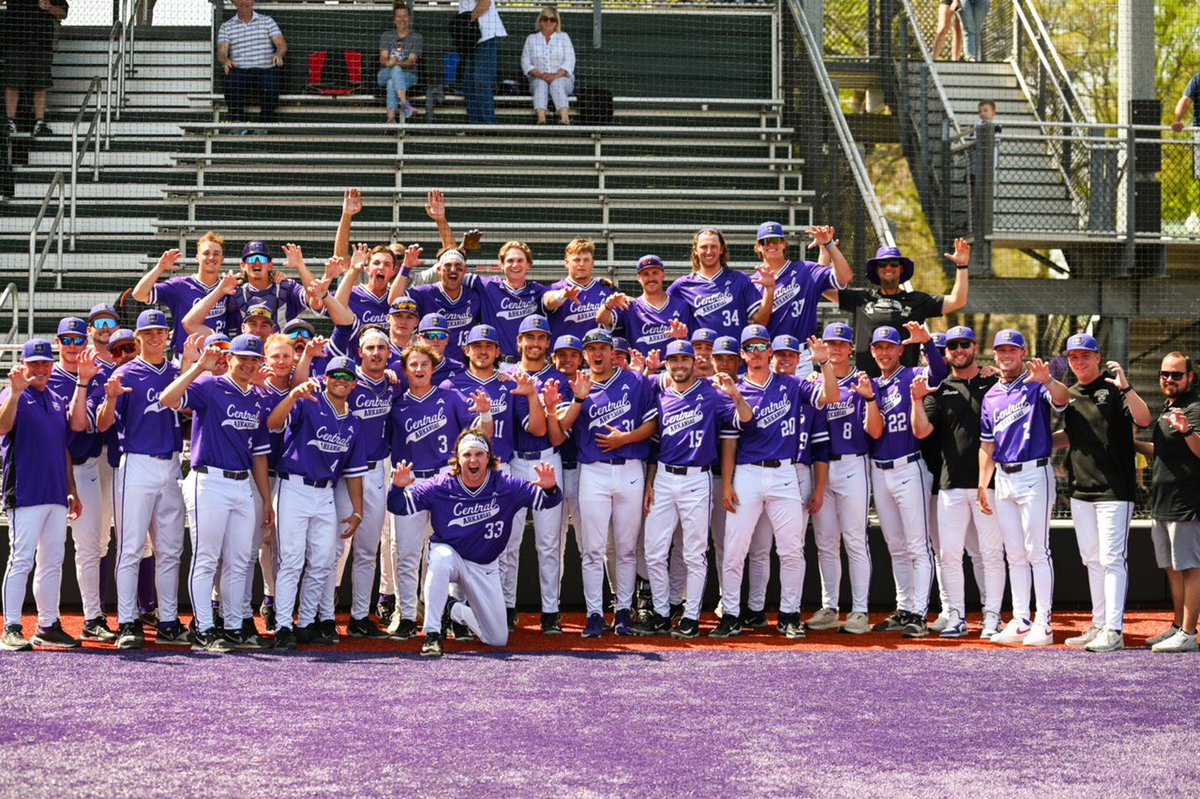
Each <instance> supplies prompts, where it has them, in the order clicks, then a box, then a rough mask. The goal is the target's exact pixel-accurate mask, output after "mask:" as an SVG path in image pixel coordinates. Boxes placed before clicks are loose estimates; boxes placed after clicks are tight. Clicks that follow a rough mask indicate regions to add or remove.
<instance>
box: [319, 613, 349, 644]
mask: <svg viewBox="0 0 1200 799" xmlns="http://www.w3.org/2000/svg"><path fill="white" fill-rule="evenodd" d="M317 630H318V631H319V632H320V638H321V640H319V641H313V643H314V644H320V645H321V646H334V645H335V644H340V643H341V642H342V639H341V638H339V637H338V631H337V622H336V621H334V620H333V619H321V620H320V621H318V622H317Z"/></svg>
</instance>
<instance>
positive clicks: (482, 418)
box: [479, 411, 492, 422]
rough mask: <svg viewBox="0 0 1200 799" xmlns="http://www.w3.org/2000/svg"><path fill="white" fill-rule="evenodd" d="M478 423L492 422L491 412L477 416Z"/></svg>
mask: <svg viewBox="0 0 1200 799" xmlns="http://www.w3.org/2000/svg"><path fill="white" fill-rule="evenodd" d="M479 421H481V422H490V421H492V412H491V411H484V412H483V413H481V414H479Z"/></svg>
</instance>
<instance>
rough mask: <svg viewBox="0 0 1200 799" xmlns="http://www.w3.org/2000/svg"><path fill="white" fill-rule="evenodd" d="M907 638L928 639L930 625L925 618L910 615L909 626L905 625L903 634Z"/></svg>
mask: <svg viewBox="0 0 1200 799" xmlns="http://www.w3.org/2000/svg"><path fill="white" fill-rule="evenodd" d="M901 635H902V636H904V637H905V638H928V637H929V625H928V624H927V623H926V621H925V617H924V616H918V615H917V614H915V613H914V614H910V615H909V617H908V624H905V625H904V631H903V632H902V633H901Z"/></svg>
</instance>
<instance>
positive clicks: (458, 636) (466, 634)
mask: <svg viewBox="0 0 1200 799" xmlns="http://www.w3.org/2000/svg"><path fill="white" fill-rule="evenodd" d="M450 630H451V631H452V632H453V633H454V640H455V641H474V640H475V634H474V633H472V632H471V628H470V627H468V626H467V625H465V624H462V623H461V622H457V621H452V622H450Z"/></svg>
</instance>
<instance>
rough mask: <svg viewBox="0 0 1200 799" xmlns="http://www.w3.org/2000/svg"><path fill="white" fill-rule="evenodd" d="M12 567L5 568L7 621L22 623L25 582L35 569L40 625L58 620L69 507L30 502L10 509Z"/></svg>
mask: <svg viewBox="0 0 1200 799" xmlns="http://www.w3.org/2000/svg"><path fill="white" fill-rule="evenodd" d="M8 546H9V549H8V567H7V568H6V569H5V570H4V587H3V596H4V624H5V625H6V626H7V625H10V624H15V625H18V626H20V624H21V610H22V608H23V607H24V605H25V584H26V582H28V580H29V573H30V572H33V598H34V599H35V600H36V601H37V614H38V626H40V627H49V626H50V625H51V624H54V622H56V621H58V599H59V593H60V591H61V589H62V564H63V557H64V556H65V554H66V547H67V508H66V506H64V505H29V506H28V507H24V508H9V509H8Z"/></svg>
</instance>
